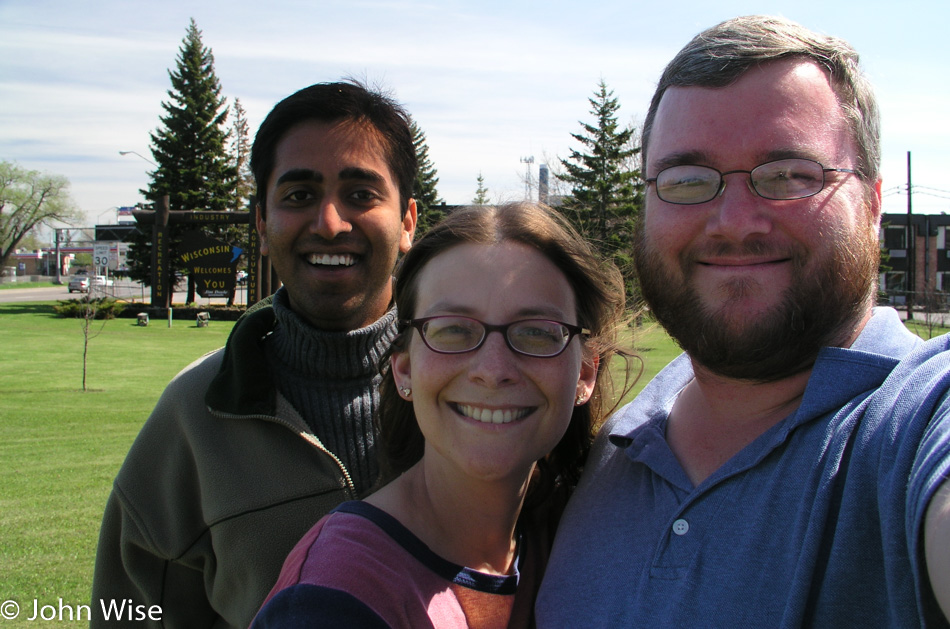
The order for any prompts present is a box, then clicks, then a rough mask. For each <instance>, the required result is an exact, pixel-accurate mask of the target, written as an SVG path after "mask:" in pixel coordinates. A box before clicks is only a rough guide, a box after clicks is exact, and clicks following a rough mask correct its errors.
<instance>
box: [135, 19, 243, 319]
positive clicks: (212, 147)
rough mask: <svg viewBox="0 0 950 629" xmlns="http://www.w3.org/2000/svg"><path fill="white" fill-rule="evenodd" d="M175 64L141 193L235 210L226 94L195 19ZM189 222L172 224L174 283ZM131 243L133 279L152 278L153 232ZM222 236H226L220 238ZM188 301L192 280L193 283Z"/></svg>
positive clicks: (173, 203) (214, 232)
mask: <svg viewBox="0 0 950 629" xmlns="http://www.w3.org/2000/svg"><path fill="white" fill-rule="evenodd" d="M176 61H177V67H176V69H175V70H174V71H169V73H168V75H169V78H170V79H171V85H172V89H170V90H169V91H168V96H169V97H170V98H169V100H168V101H163V102H162V109H164V110H165V114H164V115H162V116H161V117H160V120H161V123H162V126H161V128H159V129H158V130H156V131H154V132H153V133H151V134H150V137H151V141H152V147H151V152H152V157H153V158H154V160H155V162H156V164H157V165H158V168H157V169H156V170H154V171H153V172H152V173H151V176H152V181H151V182H150V183H149V186H148V189H147V190H142V191H141V192H142V194H143V195H144V196H145V197H146V198H147V199H149V200H150V201H152V202H159V201H160V199H161V198H162V197H163V196H164V195H168V197H169V208H170V209H171V210H172V211H173V212H174V211H179V210H234V209H243V208H237V207H235V204H236V199H235V197H236V192H235V191H236V183H237V173H238V168H237V165H236V164H235V163H234V161H233V160H232V158H231V156H230V155H229V153H228V147H227V138H228V132H227V130H226V128H225V123H226V121H227V116H228V108H227V106H226V103H225V101H226V99H225V98H224V97H222V96H221V84H220V83H219V81H218V78H217V76H216V75H215V73H214V56H213V55H212V53H211V49H210V48H207V47H205V46H204V44H203V43H202V41H201V31H200V30H198V26H197V24H196V23H195V20H194V19H192V20H191V23H190V24H189V26H188V31H187V33H186V35H185V38H184V39H183V40H182V45H181V48H179V54H178V57H177V60H176ZM228 227H230V226H222V227H220V228H217V227H210V226H209V227H206V228H205V229H206V230H207V232H208V233H209V235H211V236H212V237H215V238H220V237H224V238H227V237H228V231H229V229H228ZM188 229H191V227H189V226H181V225H175V226H170V227H169V237H168V244H169V262H170V264H169V265H168V272H169V280H170V282H174V281H175V279H174V278H175V273H176V272H178V271H179V270H180V265H179V263H178V260H177V255H176V254H175V251H176V248H177V245H178V244H179V242H180V240H181V236H182V234H183V233H184V232H185V231H187V230H188ZM141 231H143V232H148V233H143V234H140V236H139V237H138V238H136V240H135V242H133V244H132V246H131V247H130V252H129V259H130V267H131V272H130V275H131V276H132V277H133V278H134V279H138V280H142V281H143V282H144V283H145V284H150V283H151V271H150V252H151V232H150V231H149V230H147V229H145V228H143V229H142V230H141ZM222 239H223V238H222ZM189 284H190V285H189V291H188V293H189V297H188V299H189V301H190V300H192V299H193V295H194V293H193V285H191V283H189Z"/></svg>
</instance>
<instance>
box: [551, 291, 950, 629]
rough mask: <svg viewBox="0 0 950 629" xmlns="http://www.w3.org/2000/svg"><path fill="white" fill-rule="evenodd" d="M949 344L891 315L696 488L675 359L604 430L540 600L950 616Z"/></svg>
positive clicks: (571, 622)
mask: <svg viewBox="0 0 950 629" xmlns="http://www.w3.org/2000/svg"><path fill="white" fill-rule="evenodd" d="M948 346H950V341H948V338H947V337H940V338H938V339H934V340H932V341H929V342H927V343H924V342H922V341H921V340H920V339H919V338H917V337H916V336H914V335H912V334H910V333H909V332H908V331H907V330H906V328H905V327H904V326H903V324H902V323H901V321H900V319H899V317H898V316H897V313H896V311H894V310H892V309H889V308H877V309H875V312H874V316H873V317H872V318H871V320H870V321H869V322H868V324H867V326H865V328H864V330H863V331H862V333H861V335H860V337H859V338H858V340H857V341H856V342H855V343H854V345H853V346H852V347H851V348H848V349H842V348H832V347H828V348H824V349H823V350H822V351H821V353H820V355H819V357H818V360H817V362H816V363H815V366H814V369H813V371H812V374H811V377H810V379H809V381H808V386H807V388H806V391H805V395H804V397H803V399H802V403H801V406H800V407H799V408H798V410H796V411H795V412H794V413H793V414H792V415H790V416H789V417H787V418H785V419H784V420H783V421H781V422H779V423H778V424H776V425H775V426H773V427H772V428H771V429H769V430H768V431H767V432H766V433H764V434H762V435H761V436H760V437H759V438H758V439H756V440H755V441H754V442H752V443H751V444H749V445H748V446H747V447H746V448H744V449H743V450H742V451H740V452H739V453H738V454H736V455H735V456H734V457H733V458H732V459H731V460H729V461H728V462H727V463H726V464H724V465H723V466H722V467H721V468H720V469H719V470H717V471H716V472H714V473H713V474H712V475H711V476H709V477H708V478H707V479H705V480H704V481H703V482H702V483H701V484H700V485H699V486H695V487H694V486H693V485H692V483H691V482H690V480H689V479H688V478H687V476H686V473H685V471H684V470H683V469H682V467H681V466H680V464H679V462H678V461H677V459H676V457H675V456H674V455H673V453H672V451H671V450H670V448H669V445H668V444H667V442H666V422H667V416H668V413H669V410H670V408H671V407H672V404H673V401H674V400H675V398H676V396H677V395H678V394H679V392H680V391H681V390H682V388H683V387H684V386H685V385H686V384H687V383H688V382H689V381H690V380H691V379H692V377H693V372H692V368H691V365H690V362H689V360H688V359H687V358H686V356H685V355H683V356H680V357H679V358H677V359H676V360H674V361H673V362H672V363H671V364H670V365H669V366H668V367H667V368H666V369H664V370H663V371H662V372H661V373H660V374H659V375H658V376H657V377H656V378H655V379H654V380H653V381H652V382H651V383H650V384H649V385H648V386H647V387H646V388H645V389H644V391H643V392H642V393H641V394H640V395H639V396H638V397H637V399H636V400H634V401H633V402H631V403H630V404H628V405H627V406H625V407H624V408H623V409H621V410H620V411H619V412H618V413H617V414H616V415H615V416H614V418H612V419H611V421H610V422H609V424H608V425H607V426H606V427H605V428H604V430H603V431H602V432H601V434H600V435H599V437H598V439H597V443H596V444H595V447H594V451H593V452H592V454H591V457H590V460H589V463H588V467H587V469H586V470H585V473H584V476H583V478H582V480H581V483H580V486H579V487H578V489H577V491H576V493H575V494H574V497H573V498H572V499H571V502H570V504H569V505H568V508H567V511H566V512H565V515H564V518H563V520H562V522H561V526H560V528H559V530H558V535H557V540H556V542H555V546H554V551H553V554H552V557H551V560H550V563H549V566H548V570H547V573H546V575H545V578H544V582H543V584H542V587H541V592H540V594H539V598H538V601H537V618H538V626H539V627H542V628H545V627H578V626H584V627H730V628H734V627H803V626H807V627H836V628H837V627H861V628H862V629H866V628H868V627H918V626H920V627H922V626H948V624H947V622H946V620H945V619H944V618H943V616H942V614H941V613H940V611H939V608H938V607H937V604H936V601H935V600H934V597H933V594H932V592H931V590H930V586H929V583H928V580H927V575H926V566H925V565H924V560H923V548H922V545H923V544H922V531H923V521H924V516H925V513H926V507H927V504H928V501H929V500H930V498H931V496H932V495H933V494H934V492H935V491H936V489H937V488H938V487H939V486H940V483H941V482H943V480H944V479H946V478H947V475H948V470H950V419H948V415H950V401H948V400H947V395H946V393H947V391H948V389H950V352H947V351H946V350H947V349H948Z"/></svg>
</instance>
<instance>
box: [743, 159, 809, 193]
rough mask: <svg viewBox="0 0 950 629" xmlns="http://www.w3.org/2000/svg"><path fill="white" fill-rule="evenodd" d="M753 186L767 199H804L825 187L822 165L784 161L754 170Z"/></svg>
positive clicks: (806, 161) (800, 161) (799, 161)
mask: <svg viewBox="0 0 950 629" xmlns="http://www.w3.org/2000/svg"><path fill="white" fill-rule="evenodd" d="M751 175H752V186H753V187H754V188H755V191H756V192H757V193H759V196H762V197H765V198H766V199H776V200H787V199H802V198H804V197H810V196H812V195H813V194H817V193H818V192H819V191H820V190H821V188H822V186H823V185H824V180H825V173H824V172H823V171H822V170H821V164H819V163H818V162H813V161H811V160H807V159H782V160H779V161H777V162H769V163H768V164H762V165H761V166H759V167H757V168H755V169H753V170H752V173H751Z"/></svg>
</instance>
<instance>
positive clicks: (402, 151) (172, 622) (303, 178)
mask: <svg viewBox="0 0 950 629" xmlns="http://www.w3.org/2000/svg"><path fill="white" fill-rule="evenodd" d="M251 168H252V170H253V171H254V175H255V178H256V180H257V190H258V204H259V211H260V212H259V216H260V218H259V220H258V225H257V228H258V232H259V234H260V238H261V250H262V252H263V253H264V254H265V255H268V256H269V257H270V259H271V261H272V263H273V265H274V268H275V269H276V271H277V274H278V276H279V277H280V279H281V281H282V283H283V286H282V287H281V288H280V289H279V290H278V291H277V292H276V293H275V294H274V296H273V298H270V299H267V300H265V301H264V302H262V303H261V304H259V305H255V307H254V308H252V309H251V310H249V311H248V312H247V313H246V314H245V315H244V316H243V317H242V318H241V320H240V321H238V322H237V324H235V327H234V330H233V331H232V333H231V336H230V338H229V339H228V342H227V345H226V346H225V347H224V348H223V349H222V350H218V351H217V352H214V353H212V354H209V355H207V356H205V357H203V358H201V359H199V360H198V361H196V362H195V363H193V364H192V365H190V366H188V367H187V368H186V369H185V370H184V371H182V372H181V373H180V374H179V375H178V376H177V377H176V378H175V379H174V380H173V381H172V382H171V384H169V386H168V388H167V389H166V390H165V392H164V394H163V395H162V397H161V399H160V400H159V402H158V405H157V406H156V407H155V410H154V411H153V413H152V415H151V416H150V417H149V419H148V421H147V422H146V423H145V426H144V427H143V429H142V431H141V433H140V434H139V436H138V438H137V439H136V441H135V443H134V444H133V446H132V449H131V451H130V452H129V455H128V457H127V458H126V461H125V463H124V464H123V466H122V469H121V470H120V471H119V474H118V476H117V478H116V480H115V484H114V487H113V491H112V495H111V496H110V498H109V502H108V504H107V506H106V512H105V517H104V519H103V524H102V530H101V533H100V539H99V548H98V552H97V558H96V571H95V577H94V582H93V601H92V603H93V604H92V610H93V613H92V616H93V622H92V626H94V627H97V626H102V627H114V626H120V625H123V624H127V625H128V626H136V627H141V626H149V625H152V626H161V627H166V628H168V627H189V628H190V627H242V628H243V627H247V626H248V625H249V624H250V622H251V620H252V619H253V617H254V614H255V613H256V612H257V609H258V607H259V606H260V603H261V601H262V600H263V599H264V597H265V595H266V594H267V592H268V591H269V590H270V588H271V586H272V585H273V584H274V581H275V580H276V578H277V575H278V573H279V572H280V568H281V565H282V563H283V560H284V558H285V557H286V555H287V553H288V552H289V550H290V549H291V548H292V547H293V545H294V544H295V543H296V542H297V541H298V539H299V538H300V537H301V536H302V535H303V534H304V533H305V532H306V531H307V530H308V529H309V528H310V526H312V525H313V523H314V522H316V521H317V519H319V518H320V517H321V516H322V515H323V514H325V513H326V512H328V511H329V510H330V509H332V508H333V507H335V506H336V505H337V504H339V503H340V502H343V501H345V500H352V499H354V498H358V497H361V496H362V495H364V494H365V493H366V492H367V491H368V490H369V489H370V488H371V486H372V484H373V483H374V482H375V480H376V477H377V472H378V470H377V463H376V456H375V448H374V442H373V428H372V426H373V419H372V418H373V411H374V409H375V407H376V405H377V403H378V394H377V386H378V384H379V375H378V363H379V360H380V357H381V355H382V354H383V352H385V350H386V349H387V348H388V346H389V344H390V342H391V341H392V339H393V338H394V337H395V335H396V313H395V309H394V308H393V306H392V279H391V274H392V270H393V266H394V264H395V262H396V258H397V256H398V254H399V252H405V251H407V250H408V249H409V247H410V245H411V242H412V237H413V232H414V230H415V223H416V208H415V201H414V200H413V199H412V198H411V191H412V184H413V181H414V178H415V171H416V156H415V149H414V146H413V143H412V134H411V132H410V130H409V120H408V115H407V114H406V113H405V111H403V109H402V108H401V107H400V106H399V105H397V104H396V103H394V102H393V101H392V100H391V99H389V98H388V97H385V96H383V95H381V94H379V93H376V92H373V91H370V90H368V89H365V88H364V87H362V86H360V85H358V84H356V83H349V82H343V83H330V84H318V85H313V86H310V87H308V88H305V89H303V90H301V91H299V92H297V93H295V94H293V95H291V96H289V97H287V98H286V99H284V100H283V101H281V102H280V103H278V104H277V105H276V106H275V107H274V109H273V110H272V111H271V112H270V114H268V116H267V118H266V119H265V120H264V122H263V124H262V125H261V128H260V130H259V131H258V133H257V136H256V138H255V141H254V146H253V149H252V152H251ZM112 601H115V602H116V604H119V605H120V604H122V602H123V601H128V602H129V603H128V606H129V607H132V608H133V609H135V610H143V612H144V613H143V614H138V613H137V612H136V613H133V614H131V615H129V614H124V615H123V616H122V618H121V619H120V621H119V622H117V621H116V620H115V619H116V617H117V616H118V614H115V613H111V614H108V615H107V614H106V613H105V612H108V611H110V610H113V609H115V608H114V607H110V603H111V602H112ZM107 616H111V618H109V617H107ZM156 616H157V617H159V618H160V621H159V620H156ZM143 622H144V623H145V624H144V625H143Z"/></svg>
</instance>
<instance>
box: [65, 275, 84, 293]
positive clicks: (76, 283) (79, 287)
mask: <svg viewBox="0 0 950 629" xmlns="http://www.w3.org/2000/svg"><path fill="white" fill-rule="evenodd" d="M76 291H79V292H80V293H88V292H89V276H88V275H75V276H73V278H72V279H71V280H69V292H70V293H74V292H76Z"/></svg>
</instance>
